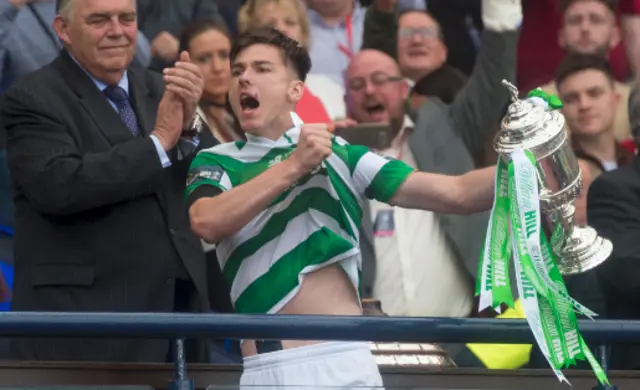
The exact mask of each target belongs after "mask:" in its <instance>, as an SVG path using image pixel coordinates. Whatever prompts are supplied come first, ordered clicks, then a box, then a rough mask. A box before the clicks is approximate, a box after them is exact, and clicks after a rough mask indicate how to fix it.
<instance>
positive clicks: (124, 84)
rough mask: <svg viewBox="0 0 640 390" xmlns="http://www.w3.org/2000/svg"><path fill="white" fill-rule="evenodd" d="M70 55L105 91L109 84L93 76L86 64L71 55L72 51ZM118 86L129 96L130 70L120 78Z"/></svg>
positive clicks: (101, 89) (100, 88)
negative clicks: (85, 66)
mask: <svg viewBox="0 0 640 390" xmlns="http://www.w3.org/2000/svg"><path fill="white" fill-rule="evenodd" d="M69 55H70V56H71V58H72V59H73V61H75V63H76V64H78V66H79V67H80V69H82V70H83V71H84V72H85V73H86V74H87V76H89V78H90V79H91V81H93V83H94V84H95V85H96V87H98V89H99V90H100V92H102V91H104V89H105V88H107V87H108V85H107V84H105V83H103V82H102V81H100V80H98V79H96V78H95V77H93V76H92V75H91V73H89V72H88V71H87V70H86V69H85V68H84V66H82V65H80V63H79V62H78V60H76V58H75V57H74V56H73V55H71V53H69ZM118 87H120V88H122V89H124V91H125V92H126V93H127V96H129V75H128V72H126V71H125V72H124V75H123V76H122V78H121V79H120V81H119V82H118Z"/></svg>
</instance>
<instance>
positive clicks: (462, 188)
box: [389, 167, 495, 214]
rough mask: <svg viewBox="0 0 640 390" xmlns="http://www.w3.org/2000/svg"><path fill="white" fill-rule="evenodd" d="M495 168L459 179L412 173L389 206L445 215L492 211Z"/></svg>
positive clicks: (477, 171)
mask: <svg viewBox="0 0 640 390" xmlns="http://www.w3.org/2000/svg"><path fill="white" fill-rule="evenodd" d="M494 179H495V167H489V168H484V169H479V170H475V171H471V172H469V173H466V174H464V175H460V176H446V175H438V174H434V173H428V172H414V173H412V174H411V175H410V176H409V177H408V178H407V180H406V181H405V182H404V183H403V184H402V186H400V188H399V189H398V191H397V192H396V193H395V195H394V196H393V198H391V201H390V202H389V204H391V205H394V206H400V207H403V208H412V209H422V210H430V211H434V212H438V213H448V214H473V213H477V212H481V211H485V210H488V209H490V208H491V205H492V204H493V197H494Z"/></svg>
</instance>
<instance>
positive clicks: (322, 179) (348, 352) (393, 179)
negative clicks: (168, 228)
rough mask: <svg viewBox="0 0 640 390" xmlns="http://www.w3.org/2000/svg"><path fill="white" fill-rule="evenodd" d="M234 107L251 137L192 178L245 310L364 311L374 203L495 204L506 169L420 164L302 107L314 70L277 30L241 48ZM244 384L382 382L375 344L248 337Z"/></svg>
mask: <svg viewBox="0 0 640 390" xmlns="http://www.w3.org/2000/svg"><path fill="white" fill-rule="evenodd" d="M230 58H231V65H232V81H231V87H230V91H229V98H230V102H231V106H232V107H233V110H234V112H235V114H236V116H237V117H238V118H239V121H240V125H241V127H242V129H243V130H244V131H245V132H246V134H247V142H236V143H229V144H224V145H219V146H216V147H214V148H212V149H208V150H206V151H203V152H201V153H199V154H198V156H197V157H196V158H195V160H194V161H193V163H192V165H191V169H190V172H189V179H188V186H187V202H188V204H189V205H190V208H189V214H190V217H191V226H192V229H193V230H194V231H195V232H196V234H197V235H198V236H200V237H201V238H203V239H204V240H205V241H208V242H212V243H216V244H217V246H216V250H217V254H218V258H219V260H220V262H221V265H222V266H223V274H224V275H225V277H226V278H227V280H228V282H229V284H230V285H231V298H232V301H233V303H234V306H235V309H236V311H237V312H239V313H269V314H309V315H314V314H317V315H362V307H361V303H360V302H361V301H360V294H359V292H358V290H359V284H360V271H361V254H360V243H359V240H358V229H359V225H360V221H361V219H362V214H363V210H362V204H363V199H364V198H365V197H367V198H375V199H377V200H378V201H380V202H388V203H390V204H395V205H398V206H401V207H405V208H420V209H427V210H434V211H437V212H442V213H465V214H466V213H473V212H478V211H481V210H487V209H488V208H489V207H490V206H491V204H492V200H493V181H494V180H493V179H494V178H493V175H494V174H495V169H494V168H487V169H483V170H478V171H473V172H469V173H467V174H465V175H460V176H445V175H437V174H432V173H425V172H415V171H414V170H413V169H412V168H411V167H410V166H408V165H407V164H405V163H403V162H401V161H400V160H397V159H387V158H384V157H382V156H380V155H378V154H375V153H372V152H370V151H369V150H368V149H367V148H365V147H362V146H353V145H349V144H347V143H346V142H345V141H344V140H342V139H341V138H339V137H334V136H333V135H332V133H331V131H330V126H329V125H326V124H308V125H307V124H303V123H302V122H301V121H300V119H299V118H298V117H297V115H295V113H293V112H294V110H295V107H296V103H297V102H298V101H299V100H300V98H301V95H302V93H303V90H304V80H305V78H306V75H307V73H308V71H309V69H310V67H311V62H310V59H309V55H308V53H307V52H306V50H305V49H304V48H303V47H302V46H300V45H299V44H298V43H297V42H296V41H294V40H292V39H290V38H288V37H286V36H285V35H283V34H282V33H280V32H278V31H277V30H274V29H264V30H255V31H253V32H249V33H246V34H244V35H242V36H241V37H240V38H239V39H238V40H237V41H236V43H235V45H234V47H233V48H232V50H231V55H230ZM242 353H243V356H244V373H243V376H242V379H241V386H247V387H250V386H256V385H257V386H265V385H266V386H269V387H270V388H271V386H273V388H280V387H278V386H309V387H310V388H311V387H313V388H319V387H324V386H327V387H337V388H353V387H356V386H358V387H359V388H374V387H376V388H377V387H378V386H381V385H382V380H381V378H380V374H379V372H378V367H377V365H376V363H375V361H374V359H373V356H372V354H371V350H370V347H369V345H368V344H367V343H360V342H349V343H345V342H318V341H299V340H283V341H265V340H244V342H243V344H242Z"/></svg>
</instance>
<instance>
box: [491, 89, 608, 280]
mask: <svg viewBox="0 0 640 390" xmlns="http://www.w3.org/2000/svg"><path fill="white" fill-rule="evenodd" d="M503 84H504V85H505V86H506V87H507V88H508V89H509V91H510V93H511V100H512V103H511V104H510V105H509V108H508V110H507V114H506V115H505V117H504V118H503V119H502V123H501V125H500V131H499V132H498V134H497V135H496V138H495V140H494V144H493V146H494V149H495V150H496V152H498V153H499V154H500V156H501V158H503V159H504V161H505V162H507V163H508V161H509V158H510V157H509V156H510V154H511V152H513V151H515V150H517V149H524V150H528V151H530V152H531V153H532V154H533V156H534V157H535V160H536V164H535V165H536V172H537V177H538V187H539V191H540V193H539V195H540V210H541V213H542V215H543V220H544V226H543V227H544V230H545V233H546V234H547V235H548V237H549V241H550V243H551V247H552V249H553V251H554V253H555V254H556V255H557V256H558V258H559V260H558V264H557V266H558V269H559V270H560V273H562V274H563V275H574V274H578V273H582V272H586V271H588V270H590V269H593V268H595V267H597V266H598V265H600V264H602V263H603V262H604V261H605V260H606V259H607V258H609V256H610V255H611V252H612V250H613V245H612V244H611V241H609V240H607V239H605V238H602V237H600V236H599V235H598V233H597V232H596V231H595V230H594V229H593V228H592V227H590V226H586V225H585V226H577V225H576V224H575V222H574V213H575V207H574V203H575V200H576V199H577V198H578V196H579V195H580V192H581V190H582V179H581V172H580V166H579V165H578V159H577V158H576V156H575V154H574V152H573V149H572V147H571V143H570V142H569V137H568V136H567V131H566V129H565V119H564V116H563V115H562V114H561V113H560V112H559V111H558V110H547V109H546V108H545V107H543V106H541V105H538V104H535V103H533V102H531V101H529V100H520V99H519V98H518V90H517V88H516V87H515V86H514V85H513V84H511V83H509V82H508V81H506V80H503Z"/></svg>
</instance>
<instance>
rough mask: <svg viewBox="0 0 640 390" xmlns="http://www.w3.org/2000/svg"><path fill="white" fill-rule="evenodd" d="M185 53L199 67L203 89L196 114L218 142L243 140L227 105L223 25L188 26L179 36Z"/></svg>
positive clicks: (226, 48)
mask: <svg viewBox="0 0 640 390" xmlns="http://www.w3.org/2000/svg"><path fill="white" fill-rule="evenodd" d="M183 50H186V51H187V52H189V55H190V56H191V60H192V61H193V62H194V63H195V64H197V65H198V66H199V67H200V71H201V72H202V76H203V78H204V90H203V92H202V99H201V100H200V105H199V107H198V113H199V114H200V116H202V118H203V119H205V122H206V124H207V126H209V129H210V130H211V132H212V133H213V136H214V137H215V138H216V140H217V141H218V142H220V143H226V142H234V141H239V140H242V139H244V135H243V133H242V131H240V128H239V127H238V123H237V120H236V118H235V117H234V115H233V113H232V111H231V108H230V106H229V105H228V102H227V92H229V80H230V78H231V64H230V63H229V52H230V51H231V37H230V35H229V33H228V32H227V29H226V27H225V26H224V25H222V24H220V23H219V22H217V21H215V20H198V21H195V22H191V23H190V24H188V25H187V26H186V27H185V28H184V30H182V34H181V35H180V51H183Z"/></svg>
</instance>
